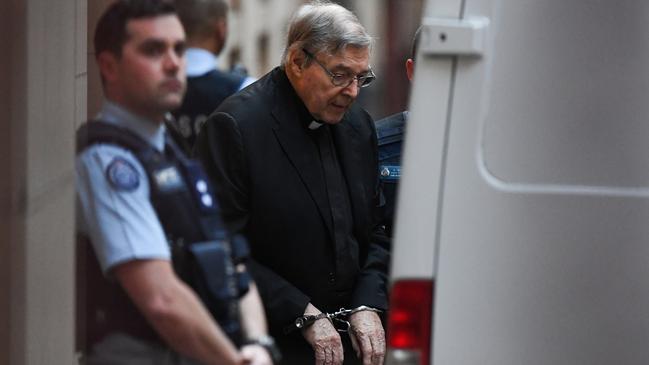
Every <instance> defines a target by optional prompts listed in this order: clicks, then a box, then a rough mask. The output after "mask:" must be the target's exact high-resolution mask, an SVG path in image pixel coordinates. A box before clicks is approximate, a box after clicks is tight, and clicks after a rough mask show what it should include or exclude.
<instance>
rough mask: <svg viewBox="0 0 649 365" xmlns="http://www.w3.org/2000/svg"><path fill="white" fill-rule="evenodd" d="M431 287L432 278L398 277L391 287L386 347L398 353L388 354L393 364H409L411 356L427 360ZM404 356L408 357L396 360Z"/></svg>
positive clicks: (421, 361) (426, 361) (428, 352)
mask: <svg viewBox="0 0 649 365" xmlns="http://www.w3.org/2000/svg"><path fill="white" fill-rule="evenodd" d="M433 290H434V283H433V281H432V280H400V281H397V282H396V283H395V284H394V286H393V287H392V293H391V294H390V311H389V312H388V313H389V315H388V333H387V335H388V350H389V351H391V352H392V353H393V355H394V354H395V352H398V353H401V355H397V356H396V358H395V356H392V357H393V359H394V360H396V361H394V363H395V364H397V363H403V364H406V363H408V364H411V363H413V362H412V360H413V357H416V358H418V359H419V361H417V362H416V363H418V364H420V365H428V364H430V342H431V325H432V321H431V320H432V313H433ZM406 355H407V356H406ZM404 356H405V358H409V360H408V361H403V362H400V361H398V359H397V358H399V357H404ZM405 358H404V360H405Z"/></svg>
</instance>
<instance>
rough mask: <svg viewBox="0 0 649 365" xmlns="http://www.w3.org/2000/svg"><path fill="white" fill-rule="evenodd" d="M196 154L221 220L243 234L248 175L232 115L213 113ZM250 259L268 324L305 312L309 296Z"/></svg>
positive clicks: (247, 214) (284, 321)
mask: <svg viewBox="0 0 649 365" xmlns="http://www.w3.org/2000/svg"><path fill="white" fill-rule="evenodd" d="M195 152H196V154H197V156H198V157H199V158H200V159H201V161H202V163H203V165H204V167H205V170H206V171H207V174H208V175H209V177H210V179H211V180H212V182H213V183H214V185H215V186H214V188H215V190H216V195H217V198H218V201H219V204H220V205H221V208H222V212H223V219H224V221H225V223H226V224H227V226H228V228H229V229H230V230H231V231H232V232H234V233H243V234H244V235H246V228H247V224H248V221H249V218H250V204H251V201H250V195H249V194H250V193H249V186H250V176H249V170H248V165H247V162H246V151H245V146H244V143H243V139H242V136H241V132H240V130H239V128H238V126H237V122H236V121H235V120H234V118H233V117H232V116H231V115H229V114H227V113H223V112H217V113H215V114H212V116H210V118H209V119H208V120H207V121H206V123H205V124H204V125H203V127H202V128H201V131H200V133H199V135H198V139H197V142H196V150H195ZM252 256H253V258H252V259H251V260H250V261H249V263H248V268H249V270H250V272H251V273H252V276H253V277H254V279H255V282H256V284H257V287H258V290H259V294H260V296H261V298H262V300H263V303H264V306H265V308H266V315H267V317H268V321H269V323H270V325H271V326H284V325H286V324H287V323H291V322H293V321H294V320H295V318H296V317H298V316H300V315H302V314H303V313H304V309H305V308H306V305H307V304H308V303H309V301H310V298H309V297H308V296H307V295H305V294H304V293H303V292H302V291H300V290H299V289H297V288H296V287H295V286H293V285H292V284H291V283H289V282H288V281H286V280H285V279H284V278H282V277H281V276H280V275H278V274H277V273H275V272H274V271H273V270H271V269H270V268H268V267H266V266H264V265H262V264H260V263H258V262H257V261H255V260H254V248H253V253H252Z"/></svg>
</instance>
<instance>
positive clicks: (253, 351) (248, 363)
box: [241, 345, 277, 365]
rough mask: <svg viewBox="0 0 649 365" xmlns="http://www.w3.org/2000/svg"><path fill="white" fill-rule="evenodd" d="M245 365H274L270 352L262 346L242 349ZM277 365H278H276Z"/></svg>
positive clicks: (247, 346) (250, 346)
mask: <svg viewBox="0 0 649 365" xmlns="http://www.w3.org/2000/svg"><path fill="white" fill-rule="evenodd" d="M241 356H242V357H243V364H244V365H273V361H272V360H271V358H270V354H268V351H267V350H266V349H265V348H264V347H263V346H261V345H245V346H243V347H242V348H241ZM275 365H277V364H275Z"/></svg>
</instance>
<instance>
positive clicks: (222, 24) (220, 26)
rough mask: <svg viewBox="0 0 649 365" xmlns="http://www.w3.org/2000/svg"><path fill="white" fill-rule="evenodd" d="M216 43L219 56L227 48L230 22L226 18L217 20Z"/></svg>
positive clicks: (215, 27)
mask: <svg viewBox="0 0 649 365" xmlns="http://www.w3.org/2000/svg"><path fill="white" fill-rule="evenodd" d="M213 39H214V42H215V45H214V47H215V50H214V51H215V53H216V54H219V53H221V51H222V50H223V48H224V47H225V43H226V41H227V39H228V21H227V19H226V18H220V19H217V20H216V21H215V22H214V38H213Z"/></svg>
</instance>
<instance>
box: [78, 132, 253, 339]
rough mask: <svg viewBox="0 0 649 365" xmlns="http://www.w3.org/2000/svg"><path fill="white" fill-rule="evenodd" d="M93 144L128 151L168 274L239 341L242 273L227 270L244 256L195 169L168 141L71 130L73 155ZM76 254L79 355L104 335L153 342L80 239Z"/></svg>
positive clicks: (240, 239) (238, 238)
mask: <svg viewBox="0 0 649 365" xmlns="http://www.w3.org/2000/svg"><path fill="white" fill-rule="evenodd" d="M94 144H111V145H117V146H120V147H123V148H125V149H127V150H129V151H131V152H132V153H133V154H134V155H135V156H136V157H137V159H138V160H139V161H140V163H141V164H142V166H143V168H144V170H145V171H146V174H147V177H148V180H149V186H150V199H151V204H152V205H153V208H154V209H155V211H156V214H157V216H158V219H159V220H160V223H161V225H162V227H163V229H164V232H165V234H166V236H167V240H168V242H169V246H170V249H171V256H172V262H173V266H174V270H175V272H176V274H177V275H178V276H179V277H180V278H181V279H182V280H183V281H185V282H186V283H187V284H189V285H190V286H191V287H192V288H193V289H194V291H195V292H196V293H197V294H198V296H199V297H200V298H201V300H202V301H203V303H204V304H205V306H206V307H207V309H208V310H209V311H210V313H211V314H212V316H213V317H214V318H215V320H216V321H217V323H218V324H219V326H220V327H221V328H222V329H223V331H224V332H225V333H226V334H227V335H228V336H229V337H230V339H231V340H233V342H234V343H235V344H241V342H242V340H243V338H242V332H241V324H240V321H239V306H238V299H239V298H240V297H241V296H242V295H244V294H245V292H246V291H247V290H248V282H249V276H248V274H247V273H245V272H244V273H237V272H236V270H235V265H236V264H238V263H240V262H242V261H243V260H244V259H245V258H246V257H247V256H248V246H247V244H246V242H245V239H244V238H243V237H241V236H234V237H232V236H230V235H229V234H228V233H227V231H226V229H225V227H224V225H223V222H222V220H221V216H220V210H219V206H218V204H217V201H216V199H215V198H214V194H213V191H212V188H211V186H210V183H209V181H208V179H207V177H206V175H205V173H204V171H203V168H202V166H201V165H200V163H199V162H197V161H195V160H191V159H188V158H187V157H185V155H184V154H183V152H182V151H181V150H180V149H179V148H178V147H177V145H176V144H175V142H174V141H173V140H171V139H170V138H169V137H167V138H166V141H165V152H164V153H161V152H159V151H157V150H156V149H155V148H153V147H152V146H151V145H150V144H148V143H147V142H146V141H144V140H143V139H141V138H140V137H139V136H137V135H136V134H134V133H133V132H131V131H129V130H127V129H124V128H121V127H118V126H115V125H112V124H108V123H105V122H101V121H91V122H89V123H86V124H84V125H83V126H81V128H79V130H78V131H77V154H79V153H81V152H83V151H84V150H85V149H86V148H87V147H89V146H92V145H94ZM82 241H83V240H81V241H80V243H79V245H78V253H77V271H78V272H77V288H78V289H77V300H78V303H77V314H78V319H77V322H78V325H77V342H78V348H79V349H81V350H87V349H89V348H90V346H92V345H93V344H94V343H95V342H96V341H98V340H100V339H101V338H102V337H103V336H105V335H106V334H108V333H110V332H118V331H119V332H123V333H127V334H130V335H132V336H135V337H138V338H142V339H145V340H150V341H160V339H159V337H158V336H157V334H156V333H155V332H154V331H153V329H152V328H151V327H150V326H149V325H148V323H147V322H146V320H145V318H144V317H143V316H142V315H141V314H140V312H139V311H138V310H137V309H136V308H135V306H134V305H133V303H132V302H131V300H130V299H129V298H128V297H127V295H126V293H125V292H124V291H123V290H122V288H121V287H120V286H119V285H118V284H117V283H115V282H114V281H110V280H108V279H106V278H105V277H104V276H103V274H102V272H101V270H100V267H99V263H98V261H97V259H96V256H95V254H94V252H93V250H92V247H91V246H90V244H89V242H88V240H87V239H86V240H85V242H82Z"/></svg>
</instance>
